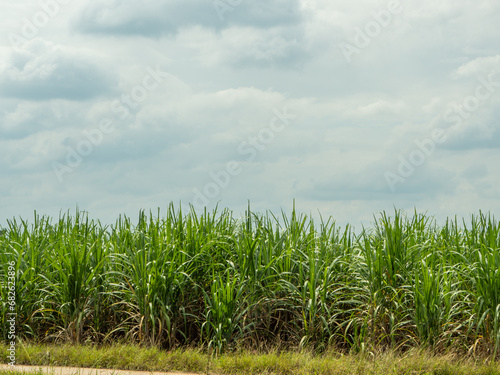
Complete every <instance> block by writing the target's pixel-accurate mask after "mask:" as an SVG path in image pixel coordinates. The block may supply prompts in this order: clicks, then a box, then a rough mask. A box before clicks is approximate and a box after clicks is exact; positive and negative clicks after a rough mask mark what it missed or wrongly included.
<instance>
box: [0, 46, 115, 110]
mask: <svg viewBox="0 0 500 375" xmlns="http://www.w3.org/2000/svg"><path fill="white" fill-rule="evenodd" d="M92 60H93V59H92V57H89V56H88V54H86V53H81V52H79V51H78V50H76V49H73V48H68V47H64V46H61V45H56V44H54V43H51V42H48V41H45V40H43V39H39V38H37V39H33V40H32V41H29V42H27V43H26V44H25V45H23V47H22V48H20V49H16V50H14V51H13V52H12V54H11V56H10V59H9V61H8V63H7V64H4V66H3V68H2V69H1V78H0V94H1V95H3V96H5V97H11V98H21V99H28V100H50V99H55V98H59V99H61V98H64V99H69V100H85V99H89V98H92V97H95V96H101V95H104V94H107V93H109V92H110V91H112V90H113V89H114V87H113V86H114V85H115V84H116V83H115V80H116V79H115V77H114V76H113V74H112V72H111V71H106V69H103V68H102V67H101V66H99V65H98V62H94V61H92ZM100 63H101V64H102V62H100Z"/></svg>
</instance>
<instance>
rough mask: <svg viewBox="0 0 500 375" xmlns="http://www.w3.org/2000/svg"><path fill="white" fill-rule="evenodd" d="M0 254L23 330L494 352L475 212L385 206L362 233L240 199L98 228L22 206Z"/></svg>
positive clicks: (497, 279) (86, 337) (92, 338)
mask: <svg viewBox="0 0 500 375" xmlns="http://www.w3.org/2000/svg"><path fill="white" fill-rule="evenodd" d="M0 262H1V264H0V280H1V281H2V282H3V283H5V280H7V276H8V272H9V270H8V267H9V265H11V266H12V265H14V266H13V267H14V269H15V309H16V313H17V316H16V332H17V334H18V335H19V336H20V337H21V338H24V339H30V340H35V341H70V342H74V343H83V342H94V343H105V342H110V341H116V340H129V341H135V342H139V343H142V344H145V345H154V346H158V347H164V348H173V347H176V346H183V345H198V346H205V347H207V348H210V349H213V350H214V351H215V352H217V353H220V352H222V351H224V350H231V349H233V348H236V347H238V346H244V347H249V348H270V347H276V346H278V347H279V346H290V345H292V346H296V347H309V348H314V349H316V350H324V349H326V348H327V347H334V348H337V349H338V350H343V351H349V350H354V351H369V350H374V349H385V348H392V349H396V350H406V349H408V348H411V347H426V348H429V349H431V350H434V351H436V352H439V351H443V350H447V349H453V350H457V351H461V352H464V353H466V352H468V353H470V354H478V355H479V354H480V355H485V356H490V357H497V358H498V357H499V356H500V225H499V223H498V222H497V221H496V220H495V219H494V218H493V217H492V216H490V215H485V214H482V213H479V215H475V216H473V217H472V218H471V220H470V221H466V220H462V221H459V220H457V218H454V219H448V220H447V221H446V222H445V224H444V225H443V226H438V225H437V224H436V223H435V221H434V220H433V219H432V218H430V217H428V216H426V215H423V214H419V213H417V212H414V213H413V214H412V215H410V216H407V215H406V214H405V213H403V212H400V211H395V212H394V214H393V215H392V216H390V215H389V214H387V213H385V212H383V213H381V214H380V215H379V216H378V217H375V218H374V224H373V226H372V227H371V228H365V229H363V230H362V231H361V232H360V233H355V232H354V231H353V230H352V229H351V227H349V226H347V227H346V228H340V227H338V226H337V225H336V223H335V221H334V220H333V219H332V218H330V219H328V220H327V221H324V220H323V219H321V221H320V222H319V223H317V222H315V221H314V220H313V219H312V218H311V217H308V216H307V215H304V214H298V213H297V212H296V211H295V209H293V211H292V214H291V216H287V215H285V214H284V213H281V216H279V217H277V216H275V215H274V214H273V213H270V212H266V213H265V214H261V213H255V212H252V211H251V209H250V206H249V207H248V210H247V212H246V214H245V215H244V217H242V218H238V219H237V218H234V217H233V214H232V212H231V211H229V210H222V211H219V210H218V208H217V209H215V210H214V211H213V212H209V211H207V210H205V211H203V212H202V213H201V214H198V213H196V212H195V211H194V209H192V208H191V209H190V210H189V211H188V212H184V213H183V212H182V210H181V209H180V208H179V209H178V210H176V208H175V207H174V206H173V205H172V204H171V205H170V206H169V208H168V210H167V214H166V216H165V217H163V218H161V217H160V212H158V215H157V216H154V215H153V214H152V213H150V214H146V213H145V212H143V211H141V212H140V214H139V220H138V222H137V223H132V221H131V219H130V218H128V217H125V216H121V217H119V218H118V220H117V221H116V223H115V224H114V225H111V226H105V225H102V224H101V223H100V222H99V221H94V220H91V219H90V218H89V217H88V215H87V214H86V213H84V212H79V211H77V212H76V213H75V214H74V215H70V214H65V215H62V216H61V217H60V218H59V219H58V220H56V221H54V222H53V221H52V219H50V218H48V217H40V216H38V215H36V214H35V217H34V220H33V222H28V221H25V220H15V219H13V220H11V221H9V222H8V226H7V228H5V230H3V231H0ZM6 286H7V285H2V288H1V289H0V291H1V292H0V293H1V297H2V299H1V305H0V319H1V322H0V326H1V337H2V339H3V340H7V335H8V332H7V329H6V327H7V317H8V315H7V314H8V313H9V310H8V308H9V306H10V305H9V303H10V302H9V290H8V288H7V287H6ZM12 295H13V294H12V293H11V294H10V296H11V297H10V299H11V300H12V298H13V297H12Z"/></svg>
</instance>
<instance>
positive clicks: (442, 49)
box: [0, 0, 500, 228]
mask: <svg viewBox="0 0 500 375" xmlns="http://www.w3.org/2000/svg"><path fill="white" fill-rule="evenodd" d="M0 9H1V11H0V226H2V225H3V226H5V225H6V221H7V220H10V219H12V218H14V217H16V218H19V217H21V218H23V219H29V220H32V218H33V213H34V211H35V210H36V212H37V213H38V214H40V215H49V216H52V217H55V218H57V217H58V216H59V215H60V214H61V213H65V212H68V210H69V211H71V212H74V211H75V209H76V207H78V208H79V209H80V210H83V211H87V212H88V214H89V216H90V217H91V218H94V219H99V220H100V221H101V222H103V223H114V221H115V220H116V219H117V218H118V215H120V214H125V215H127V216H130V217H131V218H133V219H135V218H137V216H138V212H139V210H141V209H144V210H146V211H147V212H149V211H150V210H152V211H153V213H156V212H157V209H158V208H160V211H161V213H162V214H165V212H166V209H167V207H168V205H169V203H170V202H173V203H174V204H175V206H176V207H182V208H183V210H187V209H189V207H190V206H191V207H192V208H193V209H195V210H196V211H197V212H201V211H203V209H204V208H205V207H207V208H208V209H209V210H212V209H213V208H214V207H216V205H218V207H219V209H221V208H228V209H230V210H232V211H233V213H234V215H235V217H238V216H241V215H243V213H244V211H245V209H246V207H247V204H248V202H250V204H251V207H252V209H253V210H254V211H258V212H261V213H264V212H266V211H267V210H269V211H270V212H273V213H275V214H279V213H280V212H284V213H285V214H287V213H289V212H290V211H291V209H292V207H293V204H294V201H295V207H296V210H297V211H299V212H301V213H304V214H308V215H309V214H310V215H312V216H313V217H316V218H317V217H319V215H321V216H322V217H323V218H324V219H325V220H326V219H327V218H328V217H332V219H333V220H335V221H336V222H337V223H339V225H345V224H346V223H350V224H352V225H354V226H355V227H358V228H359V227H360V226H361V225H368V224H369V223H370V222H371V221H372V220H373V218H374V215H377V214H378V213H380V212H381V211H387V212H389V213H390V212H393V211H394V209H395V208H396V209H401V210H405V211H406V212H408V213H412V212H413V211H414V210H417V211H418V212H422V213H427V214H428V215H430V216H433V217H435V218H436V219H437V221H438V222H441V223H442V222H443V220H444V219H445V218H446V217H454V216H455V215H458V216H459V217H469V216H470V215H471V214H477V213H478V212H479V211H480V210H481V211H483V212H491V213H492V214H496V216H498V214H499V212H500V200H499V198H500V173H499V172H500V170H499V169H500V167H499V165H500V164H499V163H498V161H499V160H500V159H499V156H500V152H499V150H500V149H499V147H500V143H499V141H500V132H499V119H500V107H499V103H500V28H498V19H499V18H500V2H498V1H497V0H484V1H481V0H479V1H478V0H476V1H472V0H461V1H453V2H452V1H451V0H433V1H430V0H419V1H416V0H414V1H398V0H389V1H375V0H372V1H368V0H357V1H355V2H354V1H347V0H252V1H250V0H145V1H118V0H102V1H99V2H96V1H87V0H81V1H71V0H40V1H27V0H0Z"/></svg>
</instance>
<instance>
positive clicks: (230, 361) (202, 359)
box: [0, 344, 500, 375]
mask: <svg viewBox="0 0 500 375" xmlns="http://www.w3.org/2000/svg"><path fill="white" fill-rule="evenodd" d="M5 350H6V347H5V346H0V351H1V352H2V353H5ZM5 359H6V356H5V355H4V354H2V358H1V360H2V362H4V361H5ZM4 363H5V362H4ZM16 363H17V364H19V365H21V364H24V365H34V366H69V367H92V368H107V369H119V370H142V371H178V372H195V373H200V374H201V373H206V372H207V366H208V370H209V373H210V374H227V375H257V374H259V375H262V374H276V375H278V374H280V375H281V374H282V375H295V374H297V375H299V374H300V375H313V374H314V375H322V374H325V375H326V374H345V375H351V374H359V375H364V374H373V375H393V374H394V375H396V374H397V375H400V374H401V375H402V374H408V375H409V374H421V375H424V374H436V375H437V374H439V375H447V374H449V375H461V374H463V375H469V374H472V375H473V374H484V375H486V374H491V375H496V374H500V365H499V364H498V363H484V362H481V361H474V360H472V359H470V358H469V359H464V358H459V357H457V356H454V355H447V356H435V355H432V354H430V353H429V352H424V351H417V350H415V351H411V352H408V353H406V354H404V355H401V354H395V353H393V352H389V351H387V352H384V353H381V354H378V355H369V356H367V355H359V354H358V355H355V354H352V355H340V354H339V353H334V352H325V353H323V354H321V355H317V354H313V353H311V352H307V351H302V352H296V351H285V352H280V353H278V352H272V351H271V352H269V353H255V352H253V353H251V352H248V351H242V352H240V353H231V354H223V355H220V356H217V357H214V356H212V355H209V354H206V353H203V352H202V351H201V350H197V349H176V350H173V351H164V350H158V349H151V348H144V347H140V346H134V345H113V346H109V347H102V348H99V349H98V348H96V347H89V346H74V345H70V344H67V345H61V346H54V345H34V344H28V345H25V346H22V347H21V348H19V349H18V351H17V361H16ZM8 374H12V375H14V374H16V375H19V373H17V372H12V371H11V372H8Z"/></svg>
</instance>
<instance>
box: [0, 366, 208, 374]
mask: <svg viewBox="0 0 500 375" xmlns="http://www.w3.org/2000/svg"><path fill="white" fill-rule="evenodd" d="M39 369H42V371H43V373H44V374H48V375H151V374H152V375H199V374H196V373H188V372H182V373H181V372H151V371H131V370H110V369H96V368H81V367H58V366H24V365H15V366H9V365H5V364H0V372H2V371H5V370H16V371H28V372H35V371H38V370H39Z"/></svg>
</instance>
